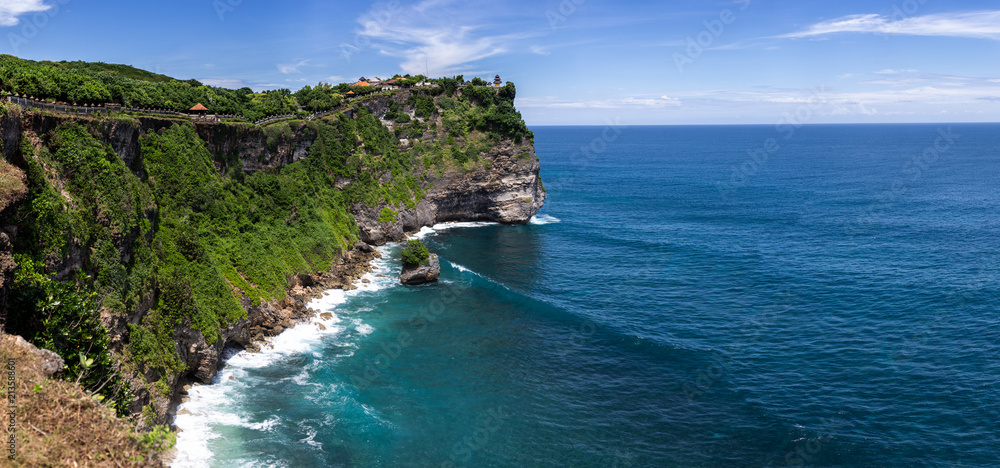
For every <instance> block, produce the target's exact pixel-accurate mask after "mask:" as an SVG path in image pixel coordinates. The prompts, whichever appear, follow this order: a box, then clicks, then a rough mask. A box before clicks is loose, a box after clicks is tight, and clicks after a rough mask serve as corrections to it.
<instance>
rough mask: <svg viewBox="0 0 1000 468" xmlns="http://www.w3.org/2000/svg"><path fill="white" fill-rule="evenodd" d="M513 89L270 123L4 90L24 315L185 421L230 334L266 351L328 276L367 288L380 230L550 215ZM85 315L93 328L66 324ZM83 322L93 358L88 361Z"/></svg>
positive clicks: (13, 275)
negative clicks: (105, 114)
mask: <svg viewBox="0 0 1000 468" xmlns="http://www.w3.org/2000/svg"><path fill="white" fill-rule="evenodd" d="M509 88H510V90H509V93H507V94H506V95H503V93H501V94H497V96H496V98H495V101H492V99H493V98H491V97H489V96H486V97H485V98H484V97H483V95H482V93H480V94H479V95H478V96H477V97H472V98H469V97H463V96H462V95H461V92H460V93H459V94H456V95H454V96H445V95H442V94H441V91H440V90H429V91H428V90H425V91H420V92H412V93H411V92H397V93H392V94H387V95H378V96H374V97H371V98H368V99H366V100H362V101H358V102H354V103H352V104H351V105H349V106H347V107H345V108H344V109H343V112H339V113H335V114H331V115H329V116H326V117H324V118H321V119H317V120H315V121H302V120H292V121H286V122H280V123H277V124H274V125H271V126H268V127H265V128H259V127H254V126H250V125H245V124H222V123H213V124H201V123H191V122H187V121H180V120H173V119H162V118H150V117H133V116H116V117H111V118H104V119H98V118H90V117H71V116H63V115H54V114H46V113H38V112H29V111H23V110H21V109H19V108H16V107H13V106H4V107H3V108H2V109H3V115H2V116H0V138H2V144H3V147H2V152H3V156H4V162H3V163H2V167H0V197H2V198H3V200H2V201H3V203H2V204H0V209H2V211H0V280H2V282H3V283H2V294H3V298H4V299H5V300H4V301H3V304H5V305H4V308H3V310H2V311H0V312H2V315H3V317H4V319H5V322H4V323H5V326H6V329H7V332H8V333H16V334H22V335H24V336H25V337H27V338H29V339H30V340H32V341H34V342H36V343H37V344H39V345H48V346H49V347H52V348H56V349H54V350H55V351H57V352H60V354H62V355H63V356H64V357H66V356H67V355H69V356H73V358H74V359H68V360H67V373H69V374H71V376H74V375H75V376H77V377H79V380H80V381H81V383H82V384H83V385H85V386H86V385H87V382H88V379H91V380H94V382H95V385H94V388H98V385H97V384H100V383H101V382H103V383H104V384H103V385H100V388H101V392H102V394H106V395H107V396H108V398H109V400H110V401H111V402H112V403H113V406H114V407H115V408H116V409H117V410H118V412H119V414H120V415H127V414H132V415H141V418H139V419H141V421H142V423H143V424H145V425H147V426H151V425H154V424H162V423H166V422H169V421H170V420H171V418H172V411H173V408H175V406H176V403H177V402H179V400H180V399H181V398H182V396H183V394H184V393H185V390H184V387H185V386H186V385H187V384H189V383H191V382H209V381H210V380H211V379H212V377H214V375H215V374H216V372H217V370H218V369H219V366H220V365H221V355H222V351H223V349H224V348H226V347H240V348H244V349H255V347H256V346H258V344H259V343H260V342H261V341H262V340H263V339H265V338H266V337H268V336H273V335H275V334H277V333H280V332H281V331H282V330H284V329H285V328H288V327H290V326H293V325H294V323H295V322H296V321H298V320H300V319H302V318H303V317H307V316H309V315H310V314H311V313H312V311H309V310H307V309H306V308H305V304H306V303H307V302H308V301H309V300H310V299H311V298H313V297H316V296H318V295H319V294H320V293H321V292H322V291H323V290H325V289H329V288H334V287H342V288H350V287H352V286H351V283H352V282H353V280H355V279H356V278H358V277H359V276H360V275H362V274H363V273H364V272H365V271H367V268H368V263H369V261H370V260H371V259H372V258H374V256H375V255H377V254H376V253H375V252H373V251H372V249H370V248H369V247H368V244H375V245H378V244H383V243H385V242H390V241H398V240H402V239H403V238H404V237H405V233H407V232H413V231H416V230H418V229H419V228H420V227H422V226H429V225H433V224H436V223H440V222H446V221H495V222H500V223H507V224H518V223H526V222H527V221H528V220H529V219H530V218H531V217H532V216H533V215H534V214H535V213H537V211H538V210H539V209H540V207H541V206H542V203H543V201H544V199H545V192H544V189H543V188H542V186H541V181H540V179H539V176H538V173H539V169H540V168H539V164H538V159H537V157H536V156H535V153H534V148H533V145H532V137H531V135H530V132H527V131H526V129H525V128H524V127H523V122H521V121H520V115H519V114H513V113H512V112H511V111H512V109H513V107H512V106H509V110H506V109H507V107H502V105H503V106H506V104H505V103H512V102H513V86H512V85H509ZM490 93H493V91H492V90H491V91H490ZM496 122H499V123H496ZM511 122H513V124H511ZM359 241H361V242H359ZM60 297H62V298H64V299H63V300H56V299H53V298H60ZM67 304H69V305H67ZM74 320H75V321H76V322H75V323H78V324H83V326H80V327H78V328H79V329H80V330H79V333H75V334H72V336H70V337H63V338H59V339H53V335H57V334H58V333H56V328H57V327H58V325H59V324H60V323H63V324H66V323H73V321H74ZM88 324H90V325H88ZM105 330H106V332H105ZM78 335H79V336H78ZM105 335H106V336H105ZM84 336H88V337H90V342H94V343H97V345H98V346H96V347H95V346H90V345H88V347H87V348H86V349H85V354H86V356H91V355H92V356H93V358H94V359H96V361H95V362H97V364H93V365H91V366H89V367H88V366H84V365H81V364H80V363H77V362H76V361H75V359H76V353H77V352H78V351H79V350H84V348H82V347H81V346H82V345H81V343H83V342H85V341H86V340H84ZM94 336H97V337H98V338H99V339H96V341H94V339H93V337H94ZM101 337H104V338H101ZM102 340H103V341H102ZM95 348H96V349H95ZM80 360H82V358H81V359H80ZM109 382H110V384H109Z"/></svg>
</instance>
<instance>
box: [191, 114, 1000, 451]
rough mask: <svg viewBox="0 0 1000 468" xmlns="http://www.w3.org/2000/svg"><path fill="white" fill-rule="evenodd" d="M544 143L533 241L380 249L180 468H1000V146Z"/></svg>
mask: <svg viewBox="0 0 1000 468" xmlns="http://www.w3.org/2000/svg"><path fill="white" fill-rule="evenodd" d="M533 130H534V131H535V135H536V140H535V144H536V149H537V153H538V156H539V158H540V159H541V165H542V177H543V180H544V183H545V186H546V188H547V189H548V194H549V198H548V200H547V201H546V205H545V207H544V208H543V210H542V211H541V212H540V213H539V215H538V216H536V217H535V218H534V219H533V220H532V222H531V223H530V224H528V225H524V226H500V225H494V224H482V223H459V224H450V225H439V226H435V227H433V228H425V229H423V230H422V231H421V232H420V233H418V234H417V237H420V238H422V239H423V240H424V241H425V243H426V244H427V245H428V247H429V249H430V250H431V251H432V252H434V253H437V254H439V255H440V257H441V263H442V273H441V279H440V281H439V282H438V283H436V284H430V285H423V286H418V287H405V286H402V285H400V284H398V281H397V280H396V278H395V277H396V275H397V274H398V263H399V246H398V245H388V246H383V247H381V248H380V250H381V252H382V253H383V256H384V257H383V259H382V260H379V261H378V262H377V263H376V267H377V268H376V271H375V272H374V273H372V274H369V275H368V276H366V279H367V280H368V281H369V282H368V283H363V284H362V285H361V286H362V287H361V288H360V289H358V290H355V291H350V292H344V291H339V290H338V291H331V292H330V293H329V294H328V295H327V296H326V297H325V298H323V299H321V300H317V301H316V302H314V303H313V304H312V306H313V307H314V308H317V309H321V310H323V311H328V312H331V313H332V318H328V319H322V318H317V319H315V320H314V321H313V322H311V323H306V324H301V325H299V326H298V327H296V328H294V329H292V330H289V331H287V332H285V333H284V334H282V335H280V336H278V337H277V338H275V339H274V342H273V344H272V345H273V346H271V347H269V348H267V349H265V350H264V351H262V352H260V353H256V354H249V353H245V352H239V353H236V352H235V351H234V352H233V353H231V354H232V355H231V357H230V359H229V360H228V364H227V366H226V367H225V368H224V369H223V370H222V371H221V372H220V374H219V376H218V378H217V379H216V382H215V383H214V384H212V385H206V386H199V387H196V388H194V389H193V390H192V391H191V399H190V401H188V402H187V403H185V404H184V405H182V406H181V414H180V415H179V416H178V417H177V420H176V425H177V427H178V428H179V429H180V430H181V431H182V432H180V434H179V437H178V455H177V459H176V460H175V462H174V464H173V466H174V467H202V466H211V467H236V466H245V467H264V466H286V467H311V466H330V467H375V466H384V467H396V466H401V467H411V466H412V467H424V466H426V467H458V466H468V467H563V466H566V467H617V468H623V467H772V466H817V467H913V466H935V467H940V466H950V467H996V466H1000V335H998V333H1000V314H998V309H997V303H998V298H1000V125H996V124H941V125H932V124H913V125H809V126H800V127H791V126H784V127H781V126H779V127H775V126H671V127H621V126H609V127H606V128H603V127H540V128H535V129H533ZM379 275H384V276H379Z"/></svg>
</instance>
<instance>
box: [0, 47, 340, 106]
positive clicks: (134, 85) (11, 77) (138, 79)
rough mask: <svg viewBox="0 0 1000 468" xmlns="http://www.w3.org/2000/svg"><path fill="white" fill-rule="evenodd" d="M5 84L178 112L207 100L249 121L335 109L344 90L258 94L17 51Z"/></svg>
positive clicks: (4, 59)
mask: <svg viewBox="0 0 1000 468" xmlns="http://www.w3.org/2000/svg"><path fill="white" fill-rule="evenodd" d="M0 83H2V88H3V90H4V91H7V92H10V93H16V94H22V95H27V96H32V97H34V98H36V99H40V100H49V101H61V102H66V103H70V104H74V103H75V104H79V105H84V104H89V105H95V104H105V103H118V104H122V105H124V106H127V107H138V108H145V109H167V110H174V111H186V110H187V109H190V108H191V107H193V106H194V105H195V104H198V103H201V104H204V105H205V106H207V107H208V108H209V109H210V110H211V111H212V112H215V113H219V114H232V115H239V116H242V117H245V118H247V119H249V120H259V119H261V118H263V117H265V116H268V115H276V114H294V113H296V112H299V111H300V107H301V108H302V109H306V110H309V111H312V112H316V111H320V110H328V109H333V108H335V107H337V106H338V105H340V103H341V101H342V97H341V94H340V93H339V92H338V91H337V90H336V89H334V87H333V86H331V85H329V84H325V83H320V84H319V85H317V86H316V87H315V88H310V87H308V86H307V87H305V88H303V89H301V90H299V92H297V93H295V94H292V92H291V91H289V90H288V89H278V90H274V91H265V92H261V93H255V92H253V90H251V89H250V88H241V89H236V90H234V89H226V88H218V87H215V86H206V85H203V84H202V83H200V82H198V81H197V80H187V81H181V80H176V79H173V78H170V77H168V76H164V75H158V74H155V73H150V72H147V71H144V70H139V69H137V68H133V67H129V66H126V65H112V64H106V63H87V62H49V61H43V62H35V61H31V60H24V59H20V58H17V57H14V56H11V55H0ZM300 104H301V106H300Z"/></svg>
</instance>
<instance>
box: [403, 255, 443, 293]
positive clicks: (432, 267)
mask: <svg viewBox="0 0 1000 468" xmlns="http://www.w3.org/2000/svg"><path fill="white" fill-rule="evenodd" d="M439 276H441V262H439V261H438V256H437V254H430V257H429V258H428V259H427V265H423V264H421V265H403V271H402V273H400V274H399V282H400V283H403V284H406V285H410V286H416V285H418V284H424V283H432V282H434V281H437V280H438V277H439Z"/></svg>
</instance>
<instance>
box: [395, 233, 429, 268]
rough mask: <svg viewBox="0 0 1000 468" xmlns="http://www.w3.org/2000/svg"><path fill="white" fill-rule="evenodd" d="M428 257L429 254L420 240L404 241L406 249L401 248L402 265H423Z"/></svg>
mask: <svg viewBox="0 0 1000 468" xmlns="http://www.w3.org/2000/svg"><path fill="white" fill-rule="evenodd" d="M430 256H431V254H430V252H428V251H427V246H426V245H424V243H423V242H421V241H420V239H413V240H410V241H406V247H403V253H402V257H403V265H408V266H417V265H425V264H427V260H428V259H429V258H430Z"/></svg>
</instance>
